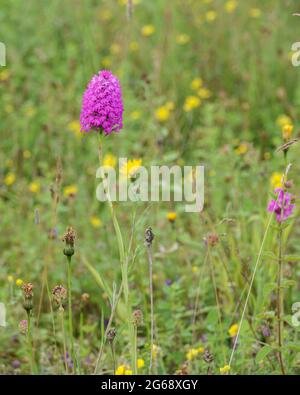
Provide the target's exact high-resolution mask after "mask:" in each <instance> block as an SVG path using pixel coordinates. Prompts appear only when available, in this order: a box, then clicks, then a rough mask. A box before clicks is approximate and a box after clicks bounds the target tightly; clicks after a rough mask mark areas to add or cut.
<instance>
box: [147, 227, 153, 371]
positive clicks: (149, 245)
mask: <svg viewBox="0 0 300 395" xmlns="http://www.w3.org/2000/svg"><path fill="white" fill-rule="evenodd" d="M153 239H154V234H153V232H152V229H151V228H150V227H149V228H148V229H146V232H145V246H146V248H147V254H148V262H149V293H150V317H151V318H150V319H151V330H150V336H151V341H150V347H151V351H150V364H149V374H152V368H153V348H154V347H153V346H154V301H153V258H152V242H153Z"/></svg>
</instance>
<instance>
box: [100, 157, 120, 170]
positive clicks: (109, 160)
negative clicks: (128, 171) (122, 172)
mask: <svg viewBox="0 0 300 395" xmlns="http://www.w3.org/2000/svg"><path fill="white" fill-rule="evenodd" d="M116 164H117V158H116V157H115V156H114V155H112V154H106V155H105V157H104V159H103V166H106V167H113V168H115V167H116Z"/></svg>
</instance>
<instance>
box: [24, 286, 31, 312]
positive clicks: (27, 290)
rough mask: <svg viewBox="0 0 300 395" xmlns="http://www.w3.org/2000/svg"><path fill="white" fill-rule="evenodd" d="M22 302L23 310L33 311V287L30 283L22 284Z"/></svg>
mask: <svg viewBox="0 0 300 395" xmlns="http://www.w3.org/2000/svg"><path fill="white" fill-rule="evenodd" d="M22 289H23V296H24V302H23V307H24V309H25V310H26V311H27V312H29V311H30V310H32V309H33V285H32V284H31V283H24V284H23V285H22Z"/></svg>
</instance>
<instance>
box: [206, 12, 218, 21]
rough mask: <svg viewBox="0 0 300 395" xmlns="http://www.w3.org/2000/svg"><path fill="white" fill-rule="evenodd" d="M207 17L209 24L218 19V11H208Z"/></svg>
mask: <svg viewBox="0 0 300 395" xmlns="http://www.w3.org/2000/svg"><path fill="white" fill-rule="evenodd" d="M205 16H206V20H207V22H213V21H214V20H215V19H216V18H217V13H216V11H213V10H211V11H208V12H207V13H206V15H205Z"/></svg>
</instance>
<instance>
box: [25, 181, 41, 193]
mask: <svg viewBox="0 0 300 395" xmlns="http://www.w3.org/2000/svg"><path fill="white" fill-rule="evenodd" d="M28 189H29V191H30V192H31V193H39V192H40V190H41V186H40V184H39V183H38V182H35V181H33V182H31V183H30V184H29V187H28Z"/></svg>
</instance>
